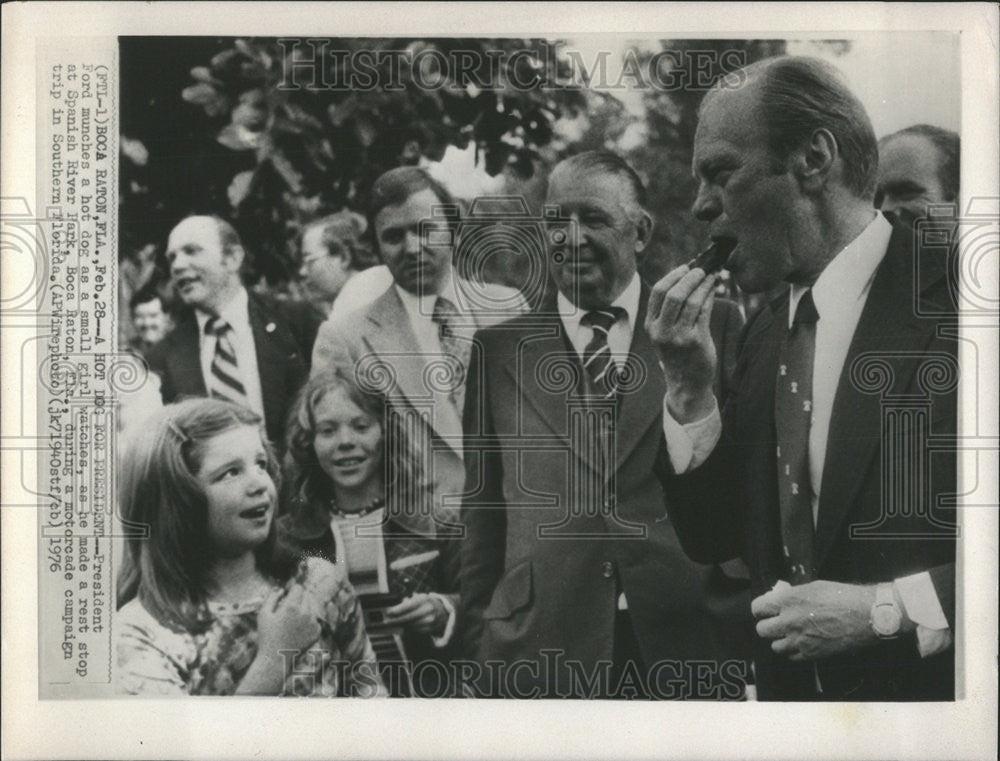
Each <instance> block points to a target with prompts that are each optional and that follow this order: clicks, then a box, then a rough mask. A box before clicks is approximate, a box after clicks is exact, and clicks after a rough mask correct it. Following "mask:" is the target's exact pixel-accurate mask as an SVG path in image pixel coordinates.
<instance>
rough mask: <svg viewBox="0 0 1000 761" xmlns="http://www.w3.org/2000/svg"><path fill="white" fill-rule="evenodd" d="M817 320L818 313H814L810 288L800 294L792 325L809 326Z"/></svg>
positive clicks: (814, 307) (814, 308)
mask: <svg viewBox="0 0 1000 761" xmlns="http://www.w3.org/2000/svg"><path fill="white" fill-rule="evenodd" d="M818 320H819V312H817V311H816V302H814V301H813V292H812V288H810V289H809V290H807V291H806V292H805V293H803V294H802V298H801V299H799V305H798V307H796V309H795V320H794V321H793V324H794V325H811V324H813V323H815V322H817V321H818Z"/></svg>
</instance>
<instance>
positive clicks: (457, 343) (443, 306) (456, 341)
mask: <svg viewBox="0 0 1000 761" xmlns="http://www.w3.org/2000/svg"><path fill="white" fill-rule="evenodd" d="M431 320H433V321H434V322H435V323H437V325H438V338H439V339H440V341H441V350H442V351H443V352H444V353H445V354H448V355H449V356H451V357H453V358H455V359H456V360H458V363H459V364H460V366H461V372H460V374H459V375H458V376H457V377H456V383H455V384H454V386H453V387H452V391H451V395H450V396H451V401H452V403H454V405H455V407H456V408H457V409H458V410H459V412H461V411H462V405H463V403H464V401H465V373H466V371H467V370H468V367H469V356H470V355H471V353H472V344H471V343H470V342H469V341H467V340H465V339H464V338H463V337H462V336H460V335H459V334H458V331H457V329H456V328H457V326H458V321H459V312H458V310H457V309H456V308H455V305H454V304H453V303H452V302H451V301H449V300H448V299H446V298H445V297H444V296H438V297H437V301H435V302H434V313H433V314H432V315H431Z"/></svg>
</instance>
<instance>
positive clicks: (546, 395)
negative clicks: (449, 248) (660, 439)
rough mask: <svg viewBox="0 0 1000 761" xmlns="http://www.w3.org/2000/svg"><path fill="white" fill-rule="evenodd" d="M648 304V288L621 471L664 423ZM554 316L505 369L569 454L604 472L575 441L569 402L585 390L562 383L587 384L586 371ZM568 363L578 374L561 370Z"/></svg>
mask: <svg viewBox="0 0 1000 761" xmlns="http://www.w3.org/2000/svg"><path fill="white" fill-rule="evenodd" d="M648 301H649V291H648V289H646V287H645V286H643V290H642V295H641V296H640V300H639V311H638V313H637V315H636V323H635V325H634V326H633V330H632V345H631V347H630V350H629V363H630V364H632V366H633V367H634V368H637V371H638V372H639V373H640V375H639V376H638V378H639V379H640V380H639V382H638V383H637V384H636V387H635V389H634V390H627V391H626V392H624V393H621V394H620V404H619V407H618V416H617V421H616V426H615V441H616V444H617V454H616V460H615V465H616V468H621V466H622V465H623V464H624V462H625V461H626V460H627V459H628V457H629V455H630V454H632V452H633V451H634V450H635V447H636V445H637V444H638V443H639V441H640V440H641V439H642V436H643V434H645V433H646V431H647V430H648V429H649V427H650V426H651V425H653V424H654V423H656V422H658V421H660V420H661V419H662V418H661V416H660V414H659V413H660V410H661V409H662V407H663V394H664V390H665V388H664V384H663V376H662V374H661V372H660V369H659V362H658V360H657V356H656V350H655V349H654V347H653V344H652V342H651V341H650V340H649V336H648V335H647V334H646V331H645V328H644V327H643V320H644V317H645V314H646V304H647V303H648ZM549 313H552V314H554V315H555V316H552V317H549V318H540V319H539V321H538V327H537V329H536V331H535V335H533V336H532V337H531V338H530V339H528V340H525V341H522V342H521V344H520V346H519V347H518V356H517V358H516V361H515V362H513V363H507V364H505V365H504V369H505V370H506V371H507V372H508V373H509V374H510V375H511V376H512V377H513V380H514V382H515V383H517V384H518V387H519V389H520V396H521V398H523V399H524V401H525V403H526V404H527V405H529V406H530V407H531V408H532V409H533V410H534V411H535V412H536V413H537V414H538V416H539V417H540V418H541V419H542V420H543V421H545V424H546V425H547V426H548V428H549V429H551V431H552V432H553V433H555V434H556V435H557V436H559V437H561V438H563V439H564V440H565V442H566V446H567V448H568V449H569V450H570V451H571V452H573V454H574V455H576V457H578V458H579V459H580V460H581V461H583V462H584V463H585V464H586V465H588V466H589V467H591V468H593V469H594V470H595V471H596V472H601V470H602V464H601V462H600V458H599V457H598V456H596V452H594V451H592V448H591V447H582V446H578V445H575V444H574V443H573V442H572V441H571V440H570V430H569V424H570V422H569V421H570V416H569V411H568V407H567V401H569V400H570V399H572V397H573V396H574V395H576V394H577V393H578V392H579V384H578V383H577V382H576V381H571V382H570V384H569V385H570V387H569V388H563V387H562V386H563V384H561V383H559V380H561V379H563V378H565V379H570V378H579V379H580V382H582V378H583V375H582V374H583V373H584V372H585V371H584V369H583V366H582V364H581V362H580V358H579V356H578V355H577V354H576V351H575V350H574V349H573V346H572V344H571V342H570V341H569V339H568V338H567V336H566V331H565V328H564V326H563V323H562V320H561V319H560V318H559V317H558V315H557V314H555V313H556V309H555V308H554V307H553V308H552V309H551V310H549ZM563 362H565V363H568V364H569V365H571V366H572V367H573V370H571V371H568V372H566V373H561V372H560V371H559V370H558V368H557V365H559V364H562V363H563ZM540 376H544V377H547V378H550V379H552V380H553V383H552V386H553V387H558V389H559V390H558V391H556V390H550V389H546V388H543V387H542V384H540V383H539V382H538V378H539V377H540Z"/></svg>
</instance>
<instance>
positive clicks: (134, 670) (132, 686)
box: [115, 399, 384, 696]
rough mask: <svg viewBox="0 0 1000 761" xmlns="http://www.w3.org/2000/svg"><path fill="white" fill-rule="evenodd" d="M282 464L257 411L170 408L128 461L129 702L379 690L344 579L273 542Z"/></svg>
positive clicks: (122, 652)
mask: <svg viewBox="0 0 1000 761" xmlns="http://www.w3.org/2000/svg"><path fill="white" fill-rule="evenodd" d="M278 476H279V474H278V469H277V463H276V461H275V458H274V455H273V453H272V451H271V449H270V448H269V447H268V445H267V444H266V442H265V439H264V434H263V431H262V421H261V419H260V417H259V416H258V415H256V414H255V413H253V412H251V411H250V410H247V409H245V408H243V407H240V406H238V405H235V404H232V403H230V402H224V401H220V400H216V399H193V400H189V401H184V402H180V403H178V404H174V405H170V406H168V407H165V408H164V409H163V410H162V411H161V412H160V413H158V415H157V416H156V417H155V418H153V419H152V420H150V421H149V422H148V424H147V425H146V426H145V428H144V430H143V431H142V433H141V434H140V435H139V436H138V437H137V438H136V439H135V440H134V441H133V442H131V444H130V446H129V448H128V450H127V451H126V453H125V456H124V458H123V462H122V471H121V479H120V488H119V495H120V505H121V516H122V518H123V521H124V525H125V528H126V533H127V534H128V536H127V539H126V544H125V553H124V558H123V563H122V568H121V571H120V573H119V577H118V606H119V609H118V611H117V614H116V617H117V621H116V629H115V631H116V634H115V638H116V652H117V684H118V687H119V690H120V691H122V692H126V693H133V694H152V695H165V694H200V695H229V694H262V695H282V694H294V695H318V696H335V695H338V694H354V695H363V696H370V695H379V694H383V693H384V687H383V686H382V684H381V681H380V679H379V677H378V674H377V671H376V669H375V668H374V662H375V660H374V653H373V651H372V647H371V644H370V642H369V640H368V637H367V635H366V633H365V629H364V623H363V620H362V615H361V610H360V608H359V604H358V599H357V596H356V594H355V592H354V590H353V589H352V588H351V586H350V584H349V583H348V581H347V579H346V577H345V575H344V573H343V572H342V571H341V570H340V569H338V568H336V567H335V566H333V565H331V564H330V563H326V562H324V561H322V560H319V559H308V560H300V559H299V558H298V557H296V555H295V554H294V553H292V552H289V551H287V550H283V549H282V548H281V547H280V545H279V544H278V543H277V539H276V529H275V523H274V514H275V510H276V506H277V486H276V483H275V482H276V481H277V479H278Z"/></svg>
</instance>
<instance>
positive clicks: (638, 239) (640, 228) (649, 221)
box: [635, 209, 653, 254]
mask: <svg viewBox="0 0 1000 761" xmlns="http://www.w3.org/2000/svg"><path fill="white" fill-rule="evenodd" d="M652 238H653V217H652V216H650V214H649V212H648V211H646V210H645V209H639V219H638V220H637V221H636V223H635V252H636V253H637V254H641V253H642V252H643V251H644V250H645V248H646V246H648V245H649V241H650V240H652Z"/></svg>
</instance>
